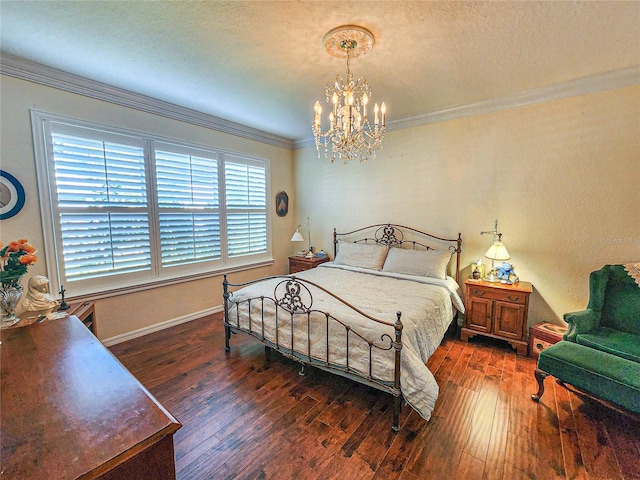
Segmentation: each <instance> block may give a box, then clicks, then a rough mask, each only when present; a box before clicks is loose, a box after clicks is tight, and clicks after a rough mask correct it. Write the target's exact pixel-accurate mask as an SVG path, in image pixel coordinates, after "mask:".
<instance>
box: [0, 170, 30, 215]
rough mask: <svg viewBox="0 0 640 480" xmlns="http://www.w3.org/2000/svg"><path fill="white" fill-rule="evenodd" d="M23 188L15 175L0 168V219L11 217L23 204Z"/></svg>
mask: <svg viewBox="0 0 640 480" xmlns="http://www.w3.org/2000/svg"><path fill="white" fill-rule="evenodd" d="M24 199H25V195H24V188H23V187H22V185H21V184H20V182H19V181H18V179H17V178H16V177H14V176H13V175H11V174H10V173H8V172H5V171H4V170H0V220H4V219H5V218H11V217H13V216H14V215H15V214H17V213H18V212H19V211H20V210H22V207H23V206H24Z"/></svg>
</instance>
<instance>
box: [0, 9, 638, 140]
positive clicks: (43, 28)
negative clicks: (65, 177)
mask: <svg viewBox="0 0 640 480" xmlns="http://www.w3.org/2000/svg"><path fill="white" fill-rule="evenodd" d="M345 24H355V25H361V26H364V27H366V28H368V29H369V30H371V32H373V34H374V36H375V46H374V48H373V50H372V51H371V52H369V53H368V54H367V55H365V56H364V57H361V58H358V59H355V60H353V61H352V64H351V69H352V71H353V72H354V74H356V75H365V76H366V77H367V79H368V80H369V83H370V84H371V86H372V90H373V101H377V102H380V101H382V100H384V101H385V102H386V103H387V105H388V109H389V112H388V118H389V120H393V119H394V118H403V117H408V116H412V115H418V114H423V113H427V112H432V111H437V110H440V109H444V108H448V107H453V106H458V105H465V104H470V103H474V102H479V101H483V100H488V99H493V98H499V97H502V96H505V95H510V94H514V93H516V92H522V91H526V90H530V89H534V88H538V87H544V86H549V85H553V84H557V83H560V82H565V81H568V80H573V79H577V78H582V77H587V76H591V75H595V74H599V73H603V72H609V71H612V70H617V69H621V68H626V67H631V66H636V65H640V2H638V1H631V2H624V1H619V2H613V1H601V2H599V1H588V2H581V1H580V2H568V1H562V2H561V1H556V2H547V1H545V2H534V1H529V2H493V1H492V2H447V1H439V2H431V1H413V2H402V1H373V2H347V1H341V2H332V1H295V2H294V1H280V2H273V1H233V2H221V1H220V2H218V1H206V2H198V1H151V2H150V1H63V2H55V1H48V2H32V1H7V0H2V1H1V2H0V32H1V33H0V42H1V44H0V45H1V49H2V52H3V53H9V54H12V55H16V56H18V57H22V58H25V59H28V60H32V61H35V62H38V63H41V64H44V65H47V66H50V67H54V68H57V69H60V70H63V71H66V72H69V73H73V74H76V75H80V76H83V77H86V78H89V79H92V80H97V81H100V82H103V83H106V84H109V85H112V86H116V87H120V88H124V89H127V90H130V91H132V92H136V93H140V94H144V95H148V96H150V97H154V98H157V99H160V100H164V101H167V102H170V103H174V104H177V105H181V106H184V107H188V108H191V109H194V110H197V111H200V112H203V113H207V114H211V115H214V116H216V117H220V118H223V119H226V120H231V121H234V122H237V123H241V124H244V125H247V126H250V127H254V128H258V129H260V130H263V131H266V132H269V133H273V134H276V135H280V136H282V137H285V138H289V139H293V140H296V139H301V138H305V137H308V136H309V135H310V122H311V119H312V107H313V103H314V101H315V100H316V99H321V100H324V98H323V92H324V86H325V84H326V83H327V81H329V80H331V79H332V78H333V77H335V75H337V74H344V71H345V63H344V61H343V60H339V59H336V58H334V57H331V56H329V55H328V54H327V53H326V52H325V51H324V48H323V46H322V38H323V36H324V35H325V33H327V32H328V31H329V30H331V29H332V28H334V27H337V26H340V25H345Z"/></svg>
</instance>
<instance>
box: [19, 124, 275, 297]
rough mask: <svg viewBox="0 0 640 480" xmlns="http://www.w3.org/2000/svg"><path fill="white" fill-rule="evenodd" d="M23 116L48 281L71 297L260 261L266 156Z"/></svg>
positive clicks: (266, 248)
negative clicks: (29, 121)
mask: <svg viewBox="0 0 640 480" xmlns="http://www.w3.org/2000/svg"><path fill="white" fill-rule="evenodd" d="M32 118H33V128H34V138H35V139H37V140H38V139H40V144H37V145H36V157H37V164H38V179H39V187H40V188H39V190H40V195H41V205H42V209H43V218H47V219H48V221H45V222H44V223H45V225H44V227H45V232H46V231H47V230H50V231H51V235H45V237H51V238H50V240H49V241H48V242H47V256H46V257H47V262H48V263H47V267H48V269H49V274H50V276H53V275H52V274H51V272H58V277H59V278H58V279H57V280H58V281H59V282H55V283H54V285H52V286H57V285H55V284H56V283H60V284H64V286H65V288H66V289H67V290H68V291H69V293H70V294H72V295H80V294H87V293H91V292H97V291H103V290H109V289H113V288H122V287H130V286H135V285H142V284H146V283H154V282H157V281H162V280H170V279H175V278H180V277H184V276H192V275H194V274H208V273H211V272H220V271H222V270H225V269H229V268H236V267H240V266H251V265H259V264H262V262H265V261H269V260H270V256H271V252H270V231H269V221H268V220H269V219H268V208H267V207H268V206H267V197H268V191H267V190H268V182H269V164H268V161H267V160H264V159H259V158H251V157H247V156H242V155H239V154H235V153H229V152H225V151H222V150H217V149H213V148H202V147H200V146H194V145H190V144H187V143H183V142H178V141H173V140H167V139H164V138H158V137H154V136H150V135H146V134H139V133H135V132H129V131H123V130H118V129H114V128H108V127H103V126H99V125H93V124H87V123H85V122H80V121H74V120H70V119H63V118H61V117H57V116H52V115H49V114H43V113H40V112H36V111H33V112H32ZM49 252H55V255H51V254H50V253H49ZM52 280H55V279H52Z"/></svg>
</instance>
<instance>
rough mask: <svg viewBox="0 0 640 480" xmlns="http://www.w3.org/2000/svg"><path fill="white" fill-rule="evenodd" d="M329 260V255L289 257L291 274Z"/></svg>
mask: <svg viewBox="0 0 640 480" xmlns="http://www.w3.org/2000/svg"><path fill="white" fill-rule="evenodd" d="M328 261H329V257H328V256H324V257H313V258H305V257H289V274H293V273H298V272H304V271H305V270H310V269H312V268H316V267H317V266H318V265H320V264H321V263H324V262H328Z"/></svg>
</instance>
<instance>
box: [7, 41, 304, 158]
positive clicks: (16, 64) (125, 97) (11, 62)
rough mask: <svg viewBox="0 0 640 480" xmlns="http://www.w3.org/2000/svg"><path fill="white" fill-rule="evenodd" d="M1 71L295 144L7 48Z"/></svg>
mask: <svg viewBox="0 0 640 480" xmlns="http://www.w3.org/2000/svg"><path fill="white" fill-rule="evenodd" d="M0 73H2V75H7V76H10V77H15V78H18V79H21V80H27V81H29V82H34V83H39V84H41V85H45V86H47V87H53V88H57V89H58V90H63V91H66V92H70V93H75V94H78V95H83V96H85V97H89V98H93V99H96V100H103V101H105V102H109V103H113V104H115V105H120V106H123V107H128V108H133V109H135V110H139V111H141V112H146V113H152V114H154V115H159V116H162V117H166V118H170V119H172V120H179V121H181V122H186V123H190V124H193V125H198V126H200V127H205V128H210V129H212V130H216V131H219V132H223V133H228V134H231V135H235V136H238V137H242V138H247V139H249V140H254V141H256V142H261V143H265V144H268V145H273V146H276V147H281V148H287V149H289V150H291V149H292V148H293V141H292V140H290V139H288V138H284V137H281V136H279V135H273V134H271V133H268V132H264V131H262V130H258V129H256V128H252V127H248V126H246V125H242V124H239V123H235V122H232V121H229V120H225V119H223V118H219V117H215V116H213V115H208V114H206V113H202V112H198V111H196V110H192V109H190V108H185V107H181V106H179V105H175V104H173V103H169V102H164V101H162V100H158V99H155V98H152V97H148V96H146V95H140V94H137V93H134V92H131V91H129V90H125V89H122V88H118V87H113V86H110V85H107V84H105V83H101V82H96V81H94V80H89V79H87V78H84V77H81V76H79V75H74V74H71V73H67V72H63V71H62V70H58V69H55V68H52V67H47V66H45V65H42V64H39V63H36V62H32V61H30V60H26V59H24V58H21V57H16V56H14V55H10V54H7V53H4V52H2V54H1V56H0Z"/></svg>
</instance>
